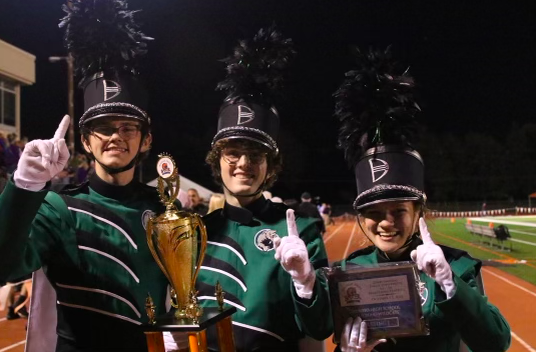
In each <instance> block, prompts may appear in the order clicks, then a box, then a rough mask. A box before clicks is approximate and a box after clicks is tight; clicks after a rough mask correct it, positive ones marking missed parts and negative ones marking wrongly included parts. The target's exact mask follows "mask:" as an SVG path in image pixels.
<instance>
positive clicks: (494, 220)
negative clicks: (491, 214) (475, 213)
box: [469, 218, 536, 227]
mask: <svg viewBox="0 0 536 352" xmlns="http://www.w3.org/2000/svg"><path fill="white" fill-rule="evenodd" d="M469 220H471V221H479V222H493V223H496V224H506V225H519V226H526V227H536V224H534V223H530V222H520V221H510V220H501V219H493V218H469Z"/></svg>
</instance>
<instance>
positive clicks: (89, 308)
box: [57, 301, 141, 325]
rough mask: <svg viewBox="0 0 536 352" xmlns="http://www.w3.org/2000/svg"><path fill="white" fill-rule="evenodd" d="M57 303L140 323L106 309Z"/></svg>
mask: <svg viewBox="0 0 536 352" xmlns="http://www.w3.org/2000/svg"><path fill="white" fill-rule="evenodd" d="M57 303H58V304H61V305H62V306H66V307H71V308H78V309H84V310H90V311H92V312H95V313H100V314H104V315H108V316H110V317H112V318H117V319H121V320H125V321H128V322H129V323H132V324H136V325H141V323H140V322H139V321H137V320H134V319H130V318H129V317H125V316H124V315H119V314H114V313H110V312H107V311H105V310H102V309H97V308H93V307H87V306H81V305H78V304H71V303H65V302H60V301H57Z"/></svg>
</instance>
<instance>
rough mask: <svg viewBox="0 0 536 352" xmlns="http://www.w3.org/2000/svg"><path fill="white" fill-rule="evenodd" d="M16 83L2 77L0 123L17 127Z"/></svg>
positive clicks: (0, 82)
mask: <svg viewBox="0 0 536 352" xmlns="http://www.w3.org/2000/svg"><path fill="white" fill-rule="evenodd" d="M15 88H16V87H15V85H14V84H13V83H10V82H8V81H4V80H1V79H0V124H4V125H7V126H13V127H15V123H16V110H17V108H16V106H17V99H16V97H17V96H16V94H17V92H16V90H15Z"/></svg>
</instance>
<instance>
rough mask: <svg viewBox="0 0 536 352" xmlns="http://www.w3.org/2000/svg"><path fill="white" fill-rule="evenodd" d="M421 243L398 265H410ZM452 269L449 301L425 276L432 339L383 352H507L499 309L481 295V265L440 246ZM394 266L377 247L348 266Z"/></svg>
mask: <svg viewBox="0 0 536 352" xmlns="http://www.w3.org/2000/svg"><path fill="white" fill-rule="evenodd" d="M420 244H422V241H421V240H420V239H418V238H416V239H415V240H413V243H412V245H411V246H410V247H409V248H408V249H407V250H406V252H405V255H404V256H403V257H402V258H399V259H398V260H401V261H404V260H411V259H410V257H409V253H410V252H411V250H413V249H415V248H416V247H417V246H418V245H420ZM440 247H441V249H442V250H443V254H444V255H445V258H446V260H447V262H448V263H449V264H450V267H451V269H452V273H453V279H454V282H455V284H456V293H455V294H454V296H453V297H452V298H451V299H449V300H447V299H446V296H445V293H444V292H443V291H442V290H441V288H440V287H439V285H438V284H437V283H436V282H435V280H433V279H432V278H430V277H428V276H427V275H426V274H424V273H423V272H420V279H421V281H422V282H423V283H424V284H425V287H424V289H423V290H421V303H422V305H423V307H422V308H423V314H424V316H425V318H426V319H427V321H428V322H429V326H430V335H428V336H419V337H406V338H397V339H396V340H394V339H391V340H388V341H387V342H386V343H382V344H379V345H378V346H376V347H375V349H376V350H377V351H378V352H386V351H400V352H402V351H404V352H405V351H412V352H431V351H434V352H458V351H459V350H460V340H463V341H464V343H465V344H466V345H467V346H468V347H469V348H470V349H471V351H473V352H478V351H482V352H484V351H485V352H494V351H506V350H507V349H508V346H509V345H510V327H509V325H508V323H507V322H506V320H505V319H504V318H503V316H502V315H501V313H500V312H499V309H497V307H495V306H494V305H492V304H491V303H489V302H488V300H487V298H486V297H485V296H482V295H481V294H480V292H479V289H478V286H477V282H476V276H477V275H478V274H479V272H480V267H481V262H480V261H478V260H476V259H473V258H472V257H471V256H469V255H468V254H467V253H466V252H464V251H461V250H458V249H455V248H450V247H446V246H440ZM388 261H389V260H388V259H387V258H386V257H385V256H384V255H383V254H382V253H380V251H378V249H377V248H376V247H374V246H371V247H367V248H364V249H362V250H359V251H357V252H354V253H352V254H351V255H350V256H349V257H348V258H347V259H346V261H344V262H343V263H341V264H342V265H343V266H344V265H346V264H347V263H353V264H359V265H371V264H377V263H384V262H388Z"/></svg>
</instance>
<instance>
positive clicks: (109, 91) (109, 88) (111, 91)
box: [102, 79, 121, 101]
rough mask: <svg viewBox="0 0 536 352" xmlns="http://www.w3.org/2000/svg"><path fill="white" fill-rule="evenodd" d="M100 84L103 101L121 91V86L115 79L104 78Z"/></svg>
mask: <svg viewBox="0 0 536 352" xmlns="http://www.w3.org/2000/svg"><path fill="white" fill-rule="evenodd" d="M102 84H103V85H104V101H107V100H110V99H113V98H115V97H116V96H118V95H119V94H120V93H121V86H120V85H119V83H117V82H115V81H110V80H106V79H105V80H104V81H103V82H102Z"/></svg>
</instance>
